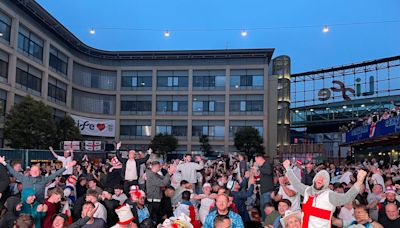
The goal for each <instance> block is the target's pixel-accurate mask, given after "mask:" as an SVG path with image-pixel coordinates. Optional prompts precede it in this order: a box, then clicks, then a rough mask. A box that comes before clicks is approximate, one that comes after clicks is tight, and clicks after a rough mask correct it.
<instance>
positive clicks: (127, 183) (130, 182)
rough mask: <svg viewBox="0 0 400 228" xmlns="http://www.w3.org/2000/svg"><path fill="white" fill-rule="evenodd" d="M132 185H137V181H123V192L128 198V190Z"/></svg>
mask: <svg viewBox="0 0 400 228" xmlns="http://www.w3.org/2000/svg"><path fill="white" fill-rule="evenodd" d="M132 185H138V181H137V180H133V181H127V180H126V181H124V192H125V194H126V195H127V196H129V188H130V187H131V186H132Z"/></svg>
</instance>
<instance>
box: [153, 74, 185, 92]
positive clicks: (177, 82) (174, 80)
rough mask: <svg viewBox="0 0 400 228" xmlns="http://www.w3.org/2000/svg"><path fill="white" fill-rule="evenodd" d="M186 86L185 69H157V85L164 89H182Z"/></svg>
mask: <svg viewBox="0 0 400 228" xmlns="http://www.w3.org/2000/svg"><path fill="white" fill-rule="evenodd" d="M187 86H188V72H187V71H158V72H157V87H161V88H164V89H168V88H170V89H178V90H179V89H182V88H185V89H186V88H187Z"/></svg>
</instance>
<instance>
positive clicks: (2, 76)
mask: <svg viewBox="0 0 400 228" xmlns="http://www.w3.org/2000/svg"><path fill="white" fill-rule="evenodd" d="M7 78H8V54H7V53H5V52H4V51H1V50H0V81H3V82H7Z"/></svg>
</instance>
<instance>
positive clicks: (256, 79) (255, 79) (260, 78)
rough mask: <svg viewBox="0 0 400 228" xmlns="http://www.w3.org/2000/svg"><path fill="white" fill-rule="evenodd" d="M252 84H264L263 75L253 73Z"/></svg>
mask: <svg viewBox="0 0 400 228" xmlns="http://www.w3.org/2000/svg"><path fill="white" fill-rule="evenodd" d="M253 86H264V76H262V75H254V76H253Z"/></svg>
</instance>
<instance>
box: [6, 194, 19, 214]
mask: <svg viewBox="0 0 400 228" xmlns="http://www.w3.org/2000/svg"><path fill="white" fill-rule="evenodd" d="M20 203H21V199H20V198H18V197H16V196H11V197H9V198H8V199H7V201H6V203H5V204H4V206H5V207H6V208H7V210H8V211H10V212H12V213H13V214H17V213H18V211H16V210H15V208H16V207H17V205H18V204H20Z"/></svg>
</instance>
